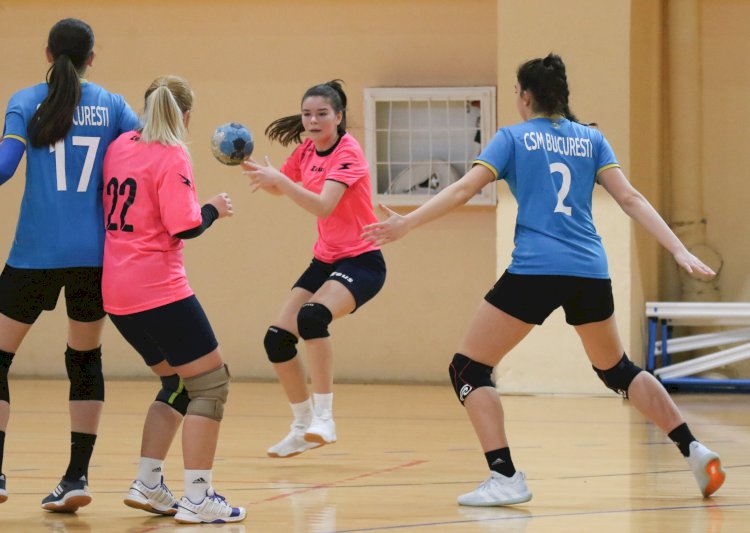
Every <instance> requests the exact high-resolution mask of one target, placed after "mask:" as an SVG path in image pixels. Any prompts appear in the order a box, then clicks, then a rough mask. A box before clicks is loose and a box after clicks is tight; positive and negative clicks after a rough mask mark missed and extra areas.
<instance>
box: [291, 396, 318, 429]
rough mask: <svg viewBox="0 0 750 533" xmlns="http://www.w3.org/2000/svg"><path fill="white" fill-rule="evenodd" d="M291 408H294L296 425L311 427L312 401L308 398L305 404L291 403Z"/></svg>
mask: <svg viewBox="0 0 750 533" xmlns="http://www.w3.org/2000/svg"><path fill="white" fill-rule="evenodd" d="M289 407H291V408H292V414H293V415H294V425H295V426H304V427H305V428H307V426H309V425H310V420H312V414H313V404H312V400H311V399H310V398H308V399H307V400H305V401H304V402H299V403H290V404H289Z"/></svg>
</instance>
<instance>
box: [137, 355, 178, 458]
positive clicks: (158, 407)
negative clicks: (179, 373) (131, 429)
mask: <svg viewBox="0 0 750 533" xmlns="http://www.w3.org/2000/svg"><path fill="white" fill-rule="evenodd" d="M150 368H151V370H152V371H153V372H154V374H156V375H157V376H160V377H166V376H171V375H173V374H175V373H176V371H175V369H174V368H172V367H171V366H169V363H167V362H166V361H162V362H161V363H157V364H155V365H154V366H152V367H150ZM181 423H182V415H181V414H180V413H178V412H177V411H175V410H174V409H172V408H171V407H170V406H168V405H167V404H165V403H164V402H156V401H155V402H154V403H152V404H151V406H150V407H149V409H148V414H147V415H146V421H145V422H144V424H143V435H142V437H141V457H148V458H151V459H159V460H162V461H163V460H164V458H165V457H166V456H167V452H168V451H169V448H170V446H171V445H172V441H174V437H175V435H176V434H177V430H178V429H179V428H180V424H181Z"/></svg>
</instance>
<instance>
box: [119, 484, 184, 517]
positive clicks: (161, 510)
mask: <svg viewBox="0 0 750 533" xmlns="http://www.w3.org/2000/svg"><path fill="white" fill-rule="evenodd" d="M123 502H124V503H125V505H127V506H128V507H133V508H134V509H141V510H143V511H147V512H149V513H154V514H162V515H169V516H174V515H175V514H177V499H176V498H175V497H174V496H173V495H172V492H171V491H170V490H169V487H167V486H166V485H165V484H164V476H162V477H161V480H160V481H159V483H158V484H157V485H156V486H155V487H149V486H147V485H145V484H144V483H143V482H142V481H140V480H138V479H136V480H135V481H133V483H132V484H131V485H130V490H129V491H128V493H127V495H126V496H125V499H124V500H123Z"/></svg>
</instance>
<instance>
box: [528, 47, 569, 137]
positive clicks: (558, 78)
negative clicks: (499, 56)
mask: <svg viewBox="0 0 750 533" xmlns="http://www.w3.org/2000/svg"><path fill="white" fill-rule="evenodd" d="M516 77H517V79H518V85H519V87H520V88H521V90H523V91H530V92H531V94H532V95H533V97H534V98H533V100H534V108H533V111H535V112H540V113H544V114H545V115H562V116H564V117H565V118H567V119H568V120H570V121H572V122H578V118H577V117H576V116H575V115H574V114H573V111H571V109H570V104H569V103H568V99H569V97H570V90H569V89H568V77H567V75H566V73H565V63H563V60H562V58H561V57H560V56H558V55H556V54H552V53H550V54H549V55H547V57H545V58H537V59H531V60H529V61H527V62H526V63H523V64H522V65H521V66H520V67H518V72H517V73H516Z"/></svg>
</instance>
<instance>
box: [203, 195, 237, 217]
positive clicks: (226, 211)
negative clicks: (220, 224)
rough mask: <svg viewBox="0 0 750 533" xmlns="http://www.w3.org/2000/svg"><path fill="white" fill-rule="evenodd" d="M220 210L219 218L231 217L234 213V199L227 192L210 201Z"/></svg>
mask: <svg viewBox="0 0 750 533" xmlns="http://www.w3.org/2000/svg"><path fill="white" fill-rule="evenodd" d="M208 203H209V204H211V205H212V206H214V207H215V208H216V210H217V211H218V212H219V218H224V217H231V216H232V215H233V214H234V211H233V210H232V199H231V198H229V195H228V194H227V193H225V192H223V193H221V194H217V195H216V196H214V197H213V198H211V199H210V200H209V201H208Z"/></svg>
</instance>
